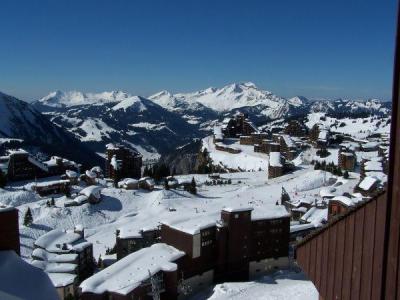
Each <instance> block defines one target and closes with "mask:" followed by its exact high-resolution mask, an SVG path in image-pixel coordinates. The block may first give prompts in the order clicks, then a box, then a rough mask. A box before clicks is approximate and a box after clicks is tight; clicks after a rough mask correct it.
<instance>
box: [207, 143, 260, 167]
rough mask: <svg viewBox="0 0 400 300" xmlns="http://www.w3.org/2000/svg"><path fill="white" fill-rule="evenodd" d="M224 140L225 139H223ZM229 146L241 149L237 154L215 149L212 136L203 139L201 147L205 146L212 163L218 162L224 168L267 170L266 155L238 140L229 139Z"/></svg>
mask: <svg viewBox="0 0 400 300" xmlns="http://www.w3.org/2000/svg"><path fill="white" fill-rule="evenodd" d="M225 141H227V140H226V139H225ZM228 142H230V145H229V147H233V146H234V147H236V148H238V149H240V150H241V152H240V153H238V154H232V153H228V152H225V151H219V150H216V149H215V145H214V143H213V138H212V136H208V137H206V138H204V139H203V148H206V149H207V150H208V152H209V154H210V157H211V159H212V160H213V162H214V164H220V165H222V166H224V167H226V168H230V169H237V170H243V171H251V170H253V171H258V170H265V171H268V155H267V154H264V153H258V152H254V147H253V146H251V145H240V143H239V141H238V140H231V141H228Z"/></svg>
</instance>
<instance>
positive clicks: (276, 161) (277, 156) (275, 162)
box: [269, 152, 282, 167]
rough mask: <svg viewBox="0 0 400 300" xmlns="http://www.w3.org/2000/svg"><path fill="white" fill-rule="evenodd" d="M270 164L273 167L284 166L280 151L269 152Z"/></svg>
mask: <svg viewBox="0 0 400 300" xmlns="http://www.w3.org/2000/svg"><path fill="white" fill-rule="evenodd" d="M269 165H270V166H272V167H282V163H281V153H280V152H270V153H269Z"/></svg>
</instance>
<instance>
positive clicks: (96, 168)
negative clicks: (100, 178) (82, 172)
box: [90, 166, 103, 173]
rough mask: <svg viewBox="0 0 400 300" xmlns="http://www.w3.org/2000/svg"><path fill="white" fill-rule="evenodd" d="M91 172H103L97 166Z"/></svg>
mask: <svg viewBox="0 0 400 300" xmlns="http://www.w3.org/2000/svg"><path fill="white" fill-rule="evenodd" d="M90 171H92V172H95V173H102V172H103V170H102V169H101V168H100V167H99V166H95V167H93V168H91V169H90Z"/></svg>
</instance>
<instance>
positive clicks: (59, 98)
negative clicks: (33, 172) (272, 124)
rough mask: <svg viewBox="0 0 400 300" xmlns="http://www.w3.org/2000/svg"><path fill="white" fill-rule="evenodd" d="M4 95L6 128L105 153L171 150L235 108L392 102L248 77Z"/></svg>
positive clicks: (383, 110) (376, 109) (357, 108)
mask: <svg viewBox="0 0 400 300" xmlns="http://www.w3.org/2000/svg"><path fill="white" fill-rule="evenodd" d="M1 95H2V97H1V99H2V100H1V103H0V104H1V106H0V114H2V115H3V116H4V115H10V116H12V117H11V118H2V120H1V121H0V134H2V135H3V136H7V137H16V138H23V139H28V140H29V139H31V140H40V141H42V140H43V142H44V141H45V140H49V141H51V140H55V136H57V135H61V136H62V137H65V136H67V137H68V138H71V137H72V136H73V137H74V138H75V139H74V140H79V141H81V142H83V143H84V144H85V147H87V148H89V149H90V150H91V151H94V152H97V153H100V154H101V153H104V149H105V148H104V146H105V144H107V143H109V142H120V143H124V144H126V145H128V146H131V147H135V148H137V149H138V150H139V151H140V152H142V153H143V154H144V156H145V158H156V157H158V156H159V155H160V154H168V153H170V152H171V151H173V150H175V149H176V148H177V147H178V146H182V145H185V144H187V143H189V142H191V141H192V140H193V139H194V138H201V137H204V136H205V135H207V134H209V133H210V132H211V130H212V128H213V126H214V124H215V123H216V122H217V121H220V120H222V119H223V118H224V117H226V116H229V115H232V114H233V113H235V112H236V111H242V112H245V113H248V114H249V117H250V118H251V119H252V120H253V121H254V122H255V123H256V124H257V123H259V124H265V123H266V122H268V121H270V120H277V119H282V118H287V117H297V116H299V117H301V116H306V115H308V114H309V113H312V112H325V113H326V114H328V115H332V116H339V117H356V116H360V115H363V114H364V115H365V114H372V115H388V114H389V113H390V109H391V103H389V102H382V101H379V100H376V99H372V100H347V99H339V100H332V101H326V100H312V99H307V98H306V97H302V96H296V97H293V98H290V99H286V98H284V97H280V96H277V95H275V94H273V93H271V92H269V91H265V90H262V89H260V88H258V87H257V86H256V85H255V84H253V83H251V82H246V83H234V84H230V85H227V86H224V87H222V88H207V89H205V90H201V91H197V92H192V93H177V94H173V93H170V92H168V91H161V92H159V93H156V94H154V95H152V96H150V97H148V98H144V97H141V96H134V95H130V94H128V93H125V92H122V91H112V92H103V93H82V92H77V91H71V92H63V91H56V92H52V93H50V94H49V95H47V96H45V97H43V98H42V99H40V100H37V101H35V102H33V103H31V104H27V103H25V102H22V101H20V100H18V99H16V98H13V97H11V96H6V95H4V94H1ZM7 99H12V101H11V100H7ZM6 103H8V104H6ZM39 112H41V113H42V114H40V113H39ZM50 144H51V143H50ZM53 144H54V143H53ZM60 144H62V143H60Z"/></svg>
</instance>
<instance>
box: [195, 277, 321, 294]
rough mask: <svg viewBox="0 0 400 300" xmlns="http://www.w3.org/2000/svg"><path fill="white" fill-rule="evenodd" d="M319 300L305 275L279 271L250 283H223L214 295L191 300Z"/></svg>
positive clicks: (214, 291) (218, 286)
mask: <svg viewBox="0 0 400 300" xmlns="http://www.w3.org/2000/svg"><path fill="white" fill-rule="evenodd" d="M205 299H208V300H228V299H229V300H236V299H251V300H318V299H319V295H318V291H317V289H316V288H315V287H314V285H313V284H312V283H311V282H310V281H309V280H308V279H307V278H306V276H305V275H304V274H303V273H294V272H290V271H279V272H277V273H275V274H273V275H271V276H264V277H263V278H261V279H260V280H257V281H250V282H232V283H230V282H229V283H222V284H218V285H216V286H215V288H214V290H213V291H212V295H210V296H209V295H204V293H200V294H199V295H196V296H194V297H191V298H190V300H205Z"/></svg>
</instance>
